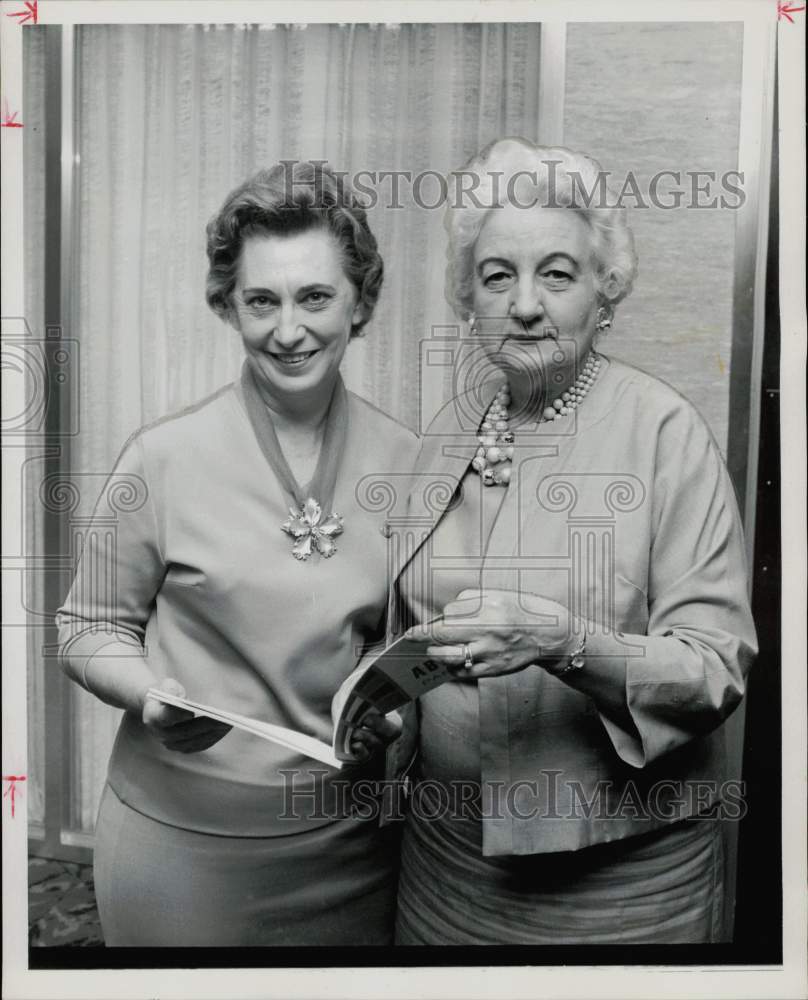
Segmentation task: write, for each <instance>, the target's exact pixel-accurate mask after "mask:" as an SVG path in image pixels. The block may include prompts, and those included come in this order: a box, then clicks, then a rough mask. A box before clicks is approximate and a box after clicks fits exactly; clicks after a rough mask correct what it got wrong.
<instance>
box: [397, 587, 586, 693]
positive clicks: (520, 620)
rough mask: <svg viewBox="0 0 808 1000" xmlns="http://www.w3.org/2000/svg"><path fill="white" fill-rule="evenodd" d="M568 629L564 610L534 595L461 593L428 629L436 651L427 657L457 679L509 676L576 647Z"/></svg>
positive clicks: (431, 649)
mask: <svg viewBox="0 0 808 1000" xmlns="http://www.w3.org/2000/svg"><path fill="white" fill-rule="evenodd" d="M571 625H572V622H571V615H570V613H569V611H568V610H567V609H566V608H565V607H564V605H563V604H559V603H558V602H557V601H551V600H550V599H549V598H546V597H541V596H539V595H537V594H521V593H519V592H517V591H513V590H464V591H462V592H461V593H460V594H458V595H457V597H456V598H455V600H454V601H451V602H450V603H449V604H447V605H446V607H445V608H444V609H443V620H442V621H440V622H435V623H433V624H432V625H430V626H429V627H428V634H429V635H430V636H431V637H432V638H433V639H435V640H436V645H432V646H429V647H428V648H427V651H426V652H427V657H428V659H429V660H431V661H432V662H434V663H436V664H439V665H441V666H444V665H445V666H447V667H448V668H449V670H451V671H452V673H453V674H455V675H456V676H457V677H460V678H462V677H469V678H471V677H498V676H500V675H501V674H512V673H515V672H516V671H518V670H524V668H525V667H527V666H529V665H530V664H532V663H539V664H541V665H543V664H547V665H550V664H552V663H557V662H558V661H559V660H560V659H562V658H563V657H565V656H567V655H569V654H570V653H571V652H572V651H573V649H574V647H575V644H576V643H575V637H574V635H573V634H572V631H571ZM539 626H540V627H539ZM416 632H417V628H416V629H411V630H410V633H411V634H415V633H416ZM466 647H467V648H468V652H469V653H470V654H471V659H472V661H473V662H472V666H470V667H467V666H466Z"/></svg>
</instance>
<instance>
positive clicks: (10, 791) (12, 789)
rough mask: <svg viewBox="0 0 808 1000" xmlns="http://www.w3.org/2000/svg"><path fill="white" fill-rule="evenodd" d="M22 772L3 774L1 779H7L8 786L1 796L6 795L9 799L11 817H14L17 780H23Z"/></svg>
mask: <svg viewBox="0 0 808 1000" xmlns="http://www.w3.org/2000/svg"><path fill="white" fill-rule="evenodd" d="M25 780H26V779H25V775H24V774H4V775H3V781H7V782H8V783H9V784H8V788H7V789H6V790H5V791H4V792H3V798H5V797H6V796H7V795H8V797H9V798H10V799H11V818H12V819H14V796H15V795H16V794H17V782H18V781H25Z"/></svg>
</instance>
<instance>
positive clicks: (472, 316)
mask: <svg viewBox="0 0 808 1000" xmlns="http://www.w3.org/2000/svg"><path fill="white" fill-rule="evenodd" d="M468 324H469V333H476V332H477V314H476V313H474V312H470V313H469V318H468Z"/></svg>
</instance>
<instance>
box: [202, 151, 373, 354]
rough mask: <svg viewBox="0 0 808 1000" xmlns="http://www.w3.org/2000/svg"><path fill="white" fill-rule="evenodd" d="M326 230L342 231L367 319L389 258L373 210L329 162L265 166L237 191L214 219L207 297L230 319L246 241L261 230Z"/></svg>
mask: <svg viewBox="0 0 808 1000" xmlns="http://www.w3.org/2000/svg"><path fill="white" fill-rule="evenodd" d="M311 229H322V230H324V231H326V232H329V233H331V234H332V235H333V236H334V237H336V239H337V241H338V243H339V246H340V248H341V251H342V263H343V267H344V269H345V274H346V276H347V277H348V278H349V280H350V281H351V283H352V284H353V285H354V287H355V288H356V291H357V294H358V303H359V305H360V307H361V312H362V318H361V319H360V320H359V322H357V323H354V324H353V326H352V329H351V336H352V337H356V336H358V335H359V333H360V331H361V329H362V327H363V326H364V325H365V324H366V323H367V322H368V320H370V318H371V316H372V315H373V310H374V308H375V306H376V302H377V300H378V298H379V292H380V291H381V287H382V281H383V280H384V264H383V262H382V258H381V255H380V253H379V250H378V247H377V245H376V238H375V237H374V235H373V233H372V232H371V231H370V226H369V225H368V222H367V215H366V213H365V209H364V208H363V207H362V205H361V203H360V202H359V201H358V199H357V197H356V195H355V193H354V191H353V189H352V188H351V186H350V184H348V182H347V181H346V180H345V179H344V178H343V177H342V176H341V175H340V174H338V173H335V171H334V170H332V169H331V168H330V167H329V166H328V165H327V164H326V163H325V162H324V161H319V160H312V161H309V160H303V161H300V160H281V161H280V163H277V164H276V165H275V166H274V167H270V168H269V169H264V170H259V171H258V172H257V173H256V174H254V175H253V176H252V177H249V178H248V179H247V180H246V181H244V183H243V184H240V185H239V186H238V187H237V188H235V190H233V191H231V192H230V194H229V195H228V196H227V198H226V199H225V202H224V204H223V205H222V207H221V209H220V210H219V212H218V213H217V214H216V215H215V216H214V217H213V218H212V219H211V220H210V222H209V223H208V225H207V254H208V265H209V266H208V276H207V282H206V287H205V298H206V299H207V303H208V305H209V306H210V308H211V309H212V310H213V311H214V312H215V313H216V314H217V316H220V317H221V318H222V319H223V320H225V321H227V322H233V320H234V307H233V302H232V295H233V289H234V288H235V285H236V272H237V268H238V262H239V258H240V256H241V250H242V247H243V245H244V240H245V239H246V238H247V237H249V236H256V235H283V236H285V235H292V234H294V233H301V232H306V231H308V230H311Z"/></svg>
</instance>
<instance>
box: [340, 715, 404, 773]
mask: <svg viewBox="0 0 808 1000" xmlns="http://www.w3.org/2000/svg"><path fill="white" fill-rule="evenodd" d="M400 735H401V717H400V716H399V715H398V713H397V712H391V713H390V714H389V715H382V714H381V712H377V711H376V710H375V709H371V710H370V711H369V712H368V713H367V715H365V717H364V718H363V719H362V725H361V726H358V727H357V728H356V729H355V730H354V732H353V735H352V736H351V753H352V754H353V755H354V757H356V759H357V761H359V763H364V762H365V761H367V760H370V758H371V757H373V756H374V754H377V753H380V752H381V751H382V750H385V749H386V748H387V746H388V745H389V744H390V743H392V742H393V740H397V739H398V738H399V736H400Z"/></svg>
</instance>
